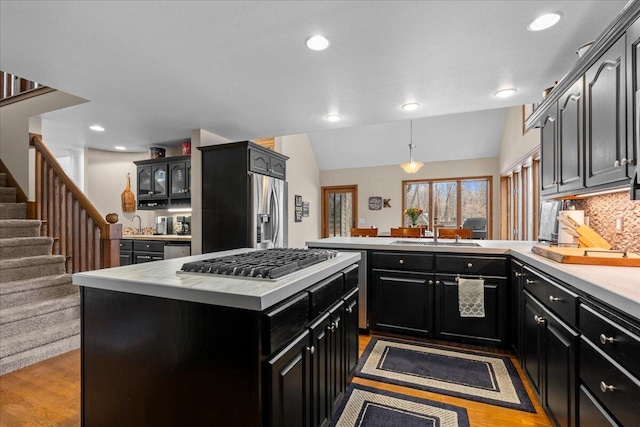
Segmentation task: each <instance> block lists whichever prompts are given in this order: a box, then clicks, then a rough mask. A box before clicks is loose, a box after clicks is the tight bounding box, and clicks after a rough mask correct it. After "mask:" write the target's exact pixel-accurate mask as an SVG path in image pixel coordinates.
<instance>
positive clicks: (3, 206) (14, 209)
mask: <svg viewBox="0 0 640 427" xmlns="http://www.w3.org/2000/svg"><path fill="white" fill-rule="evenodd" d="M26 218H27V204H26V203H0V219H26Z"/></svg>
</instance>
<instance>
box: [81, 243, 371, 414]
mask: <svg viewBox="0 0 640 427" xmlns="http://www.w3.org/2000/svg"><path fill="white" fill-rule="evenodd" d="M249 251H253V250H252V249H238V250H233V251H225V252H220V253H215V254H203V255H197V256H191V257H185V258H178V259H172V260H166V261H158V262H154V263H147V264H140V265H131V266H126V267H117V268H111V269H105V270H98V271H91V272H85V273H78V274H74V275H73V282H74V284H76V285H78V286H81V304H82V316H81V321H82V338H81V339H82V345H81V357H82V363H81V366H82V367H81V375H82V378H81V385H82V391H81V397H82V425H83V426H98V425H100V426H102V425H136V426H146V425H149V426H151V425H153V426H159V425H160V426H162V425H167V426H170V425H247V426H267V425H273V426H277V425H284V424H285V423H289V424H287V425H298V421H299V425H303V424H304V425H306V424H308V423H310V420H311V418H312V417H314V416H316V417H321V416H324V417H325V418H327V419H328V418H330V416H331V409H333V408H334V407H335V406H337V403H339V400H340V399H341V396H342V393H343V392H344V389H345V388H346V384H347V382H348V381H350V378H351V376H352V375H353V371H354V369H355V364H356V361H357V333H358V329H357V317H356V316H355V315H354V314H352V313H357V292H358V289H357V286H358V283H357V277H358V274H357V266H355V265H354V264H355V263H356V262H357V261H358V259H359V255H358V254H350V253H338V254H337V256H335V257H334V258H331V259H328V260H325V261H323V262H320V263H318V264H315V265H312V266H310V267H307V268H304V269H303V270H300V271H297V272H294V273H292V274H290V275H287V276H284V277H282V278H280V279H276V280H271V281H263V280H257V279H252V278H238V277H234V278H231V277H225V276H211V275H204V274H186V273H176V272H177V271H178V270H180V268H181V267H182V265H183V264H184V263H187V262H194V261H201V260H206V259H211V258H214V257H218V256H225V255H233V254H240V253H245V252H249ZM327 331H331V333H330V334H329V333H327ZM328 337H331V339H330V340H329V339H328ZM327 364H329V365H330V366H329V367H328V368H327V366H326V365H327ZM327 369H328V370H327ZM317 372H330V373H331V375H325V376H324V377H326V378H324V377H323V378H319V377H318V375H317ZM314 373H315V375H314ZM325 379H326V381H327V382H323V381H325ZM330 379H332V382H329V380H330ZM316 389H317V390H323V392H324V394H322V396H323V398H324V400H320V397H319V396H320V394H319V393H317V392H315V390H316ZM329 389H330V390H333V392H332V393H329V391H327V390H329ZM312 408H313V409H314V410H313V411H312ZM307 420H309V422H307Z"/></svg>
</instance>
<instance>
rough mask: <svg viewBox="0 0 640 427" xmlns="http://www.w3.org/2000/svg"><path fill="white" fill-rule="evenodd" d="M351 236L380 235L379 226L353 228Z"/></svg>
mask: <svg viewBox="0 0 640 427" xmlns="http://www.w3.org/2000/svg"><path fill="white" fill-rule="evenodd" d="M351 237H378V229H377V228H352V229H351Z"/></svg>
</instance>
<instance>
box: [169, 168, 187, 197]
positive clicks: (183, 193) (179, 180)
mask: <svg viewBox="0 0 640 427" xmlns="http://www.w3.org/2000/svg"><path fill="white" fill-rule="evenodd" d="M168 167H169V183H170V184H169V197H171V198H172V199H173V198H176V199H177V198H185V197H191V182H190V181H191V180H190V175H191V161H190V160H187V161H178V162H172V163H169V164H168Z"/></svg>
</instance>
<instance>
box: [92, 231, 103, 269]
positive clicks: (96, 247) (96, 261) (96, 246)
mask: <svg viewBox="0 0 640 427" xmlns="http://www.w3.org/2000/svg"><path fill="white" fill-rule="evenodd" d="M93 230H94V237H93V253H94V257H93V265H92V266H91V269H92V270H100V262H101V259H102V257H101V256H100V246H101V245H100V237H101V236H100V229H99V228H98V227H96V226H94V227H93Z"/></svg>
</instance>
